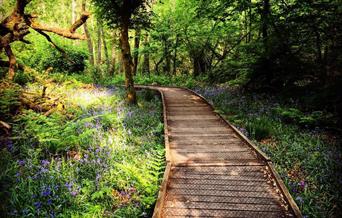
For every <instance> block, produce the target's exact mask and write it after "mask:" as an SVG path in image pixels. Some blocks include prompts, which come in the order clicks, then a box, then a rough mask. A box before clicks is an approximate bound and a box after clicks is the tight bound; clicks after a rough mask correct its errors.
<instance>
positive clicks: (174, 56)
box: [172, 34, 179, 75]
mask: <svg viewBox="0 0 342 218" xmlns="http://www.w3.org/2000/svg"><path fill="white" fill-rule="evenodd" d="M178 41H179V35H178V34H177V35H176V44H175V51H174V55H173V70H172V73H173V75H176V72H177V49H178Z"/></svg>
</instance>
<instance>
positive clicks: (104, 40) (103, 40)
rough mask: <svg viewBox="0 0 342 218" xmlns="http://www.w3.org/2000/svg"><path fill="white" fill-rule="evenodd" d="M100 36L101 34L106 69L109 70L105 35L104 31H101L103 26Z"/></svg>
mask: <svg viewBox="0 0 342 218" xmlns="http://www.w3.org/2000/svg"><path fill="white" fill-rule="evenodd" d="M101 36H102V43H103V48H104V54H105V57H106V64H107V71H109V68H110V59H109V54H108V47H107V43H106V37H105V34H104V31H103V28H101Z"/></svg>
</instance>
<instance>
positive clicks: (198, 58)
mask: <svg viewBox="0 0 342 218" xmlns="http://www.w3.org/2000/svg"><path fill="white" fill-rule="evenodd" d="M192 59H193V66H194V72H193V76H194V77H197V76H200V75H202V74H203V73H205V72H206V71H207V68H208V64H207V61H206V59H205V53H204V51H203V50H202V51H198V52H196V51H194V52H193V54H192Z"/></svg>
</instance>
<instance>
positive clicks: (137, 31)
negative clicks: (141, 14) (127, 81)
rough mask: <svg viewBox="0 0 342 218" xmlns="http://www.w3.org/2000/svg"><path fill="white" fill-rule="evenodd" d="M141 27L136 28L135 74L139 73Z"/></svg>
mask: <svg viewBox="0 0 342 218" xmlns="http://www.w3.org/2000/svg"><path fill="white" fill-rule="evenodd" d="M140 33H141V31H140V29H137V30H135V38H134V56H133V75H137V69H138V61H139V47H140Z"/></svg>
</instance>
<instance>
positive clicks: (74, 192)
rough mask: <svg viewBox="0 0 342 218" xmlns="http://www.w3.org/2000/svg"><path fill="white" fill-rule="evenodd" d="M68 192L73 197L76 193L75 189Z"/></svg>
mask: <svg viewBox="0 0 342 218" xmlns="http://www.w3.org/2000/svg"><path fill="white" fill-rule="evenodd" d="M70 194H71V196H73V197H75V196H76V195H77V194H78V193H77V191H72V192H70Z"/></svg>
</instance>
